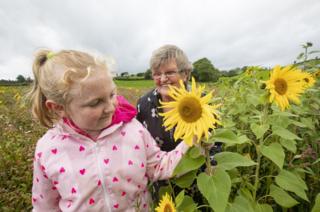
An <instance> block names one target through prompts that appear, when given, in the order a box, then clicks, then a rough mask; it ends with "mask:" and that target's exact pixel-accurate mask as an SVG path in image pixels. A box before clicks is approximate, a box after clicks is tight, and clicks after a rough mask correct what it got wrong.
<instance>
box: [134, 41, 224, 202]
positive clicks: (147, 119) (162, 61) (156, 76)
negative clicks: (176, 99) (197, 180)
mask: <svg viewBox="0 0 320 212" xmlns="http://www.w3.org/2000/svg"><path fill="white" fill-rule="evenodd" d="M150 69H151V72H152V77H153V81H154V83H155V88H154V89H152V90H151V91H149V92H148V93H147V94H145V95H144V96H142V97H141V98H140V99H139V100H138V103H137V109H138V114H137V119H138V120H139V121H140V122H141V123H143V125H144V126H145V127H146V128H147V129H148V131H149V132H150V134H151V135H152V136H153V138H154V139H155V140H156V141H157V143H158V145H159V146H160V148H161V150H163V151H167V152H169V151H171V150H173V149H174V148H175V147H176V146H177V145H178V144H179V143H180V142H181V140H178V141H174V138H173V134H174V129H172V130H170V131H166V130H165V128H164V127H163V126H162V124H163V118H162V117H161V116H159V113H161V112H167V111H166V110H168V109H167V108H165V109H162V108H160V107H159V106H160V103H159V100H161V101H163V102H167V101H172V99H171V98H170V96H169V85H171V86H176V87H180V83H179V81H180V80H182V81H183V82H184V84H185V86H186V88H187V89H188V88H189V86H188V80H189V78H190V74H191V71H192V64H191V63H190V62H189V60H188V57H187V55H186V54H185V53H184V52H183V51H182V50H181V49H180V48H178V47H177V46H174V45H164V46H162V47H160V48H158V49H156V50H155V51H154V52H153V54H152V56H151V59H150ZM219 149H220V146H218V149H217V147H214V148H212V149H211V151H210V152H211V154H212V155H213V154H214V152H216V151H220V150H219ZM212 163H214V160H212ZM202 168H203V167H202ZM165 185H167V183H166V182H164V181H160V182H157V183H154V186H153V189H154V191H153V192H152V193H153V198H154V200H155V201H156V202H158V201H159V197H158V191H159V188H160V187H161V186H165ZM195 187H196V186H193V188H195ZM195 190H196V189H190V192H192V191H195ZM178 191H179V189H176V191H175V193H177V192H178ZM195 196H198V197H196V199H198V201H201V200H199V195H197V194H193V197H195Z"/></svg>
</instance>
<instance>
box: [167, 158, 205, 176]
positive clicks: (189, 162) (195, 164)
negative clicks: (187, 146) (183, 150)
mask: <svg viewBox="0 0 320 212" xmlns="http://www.w3.org/2000/svg"><path fill="white" fill-rule="evenodd" d="M204 163H205V157H204V156H202V155H201V156H200V157H197V158H192V157H190V155H189V154H188V153H187V154H185V155H184V156H183V157H182V159H181V160H180V162H179V163H178V165H177V166H176V168H175V169H174V171H173V176H175V175H179V174H185V173H187V172H189V171H192V170H196V169H198V168H200V167H201V166H202V164H204Z"/></svg>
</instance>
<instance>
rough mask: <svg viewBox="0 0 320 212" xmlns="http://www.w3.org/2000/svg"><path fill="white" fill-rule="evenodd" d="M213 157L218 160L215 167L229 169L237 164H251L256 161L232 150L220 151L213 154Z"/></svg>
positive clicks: (254, 163)
mask: <svg viewBox="0 0 320 212" xmlns="http://www.w3.org/2000/svg"><path fill="white" fill-rule="evenodd" d="M214 159H215V160H216V161H217V162H218V165H217V167H221V168H223V169H225V170H230V169H233V168H235V167H238V166H253V165H256V162H254V161H252V160H251V159H249V158H247V157H244V156H242V155H240V154H238V153H234V152H220V153H217V154H215V156H214Z"/></svg>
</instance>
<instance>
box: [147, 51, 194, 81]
mask: <svg viewBox="0 0 320 212" xmlns="http://www.w3.org/2000/svg"><path fill="white" fill-rule="evenodd" d="M172 60H174V61H175V62H176V64H177V67H178V69H179V71H180V72H185V73H186V74H187V76H188V77H189V76H190V73H191V71H192V68H193V66H192V64H191V62H190V61H189V59H188V57H187V55H186V54H185V53H184V52H183V51H182V50H181V49H180V48H179V47H177V46H175V45H164V46H161V47H160V48H158V49H156V50H155V51H153V53H152V56H151V59H150V69H151V71H152V72H155V71H156V70H158V69H159V68H160V67H161V66H162V65H164V64H167V63H169V62H170V61H172Z"/></svg>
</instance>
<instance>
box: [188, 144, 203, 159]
mask: <svg viewBox="0 0 320 212" xmlns="http://www.w3.org/2000/svg"><path fill="white" fill-rule="evenodd" d="M187 154H189V155H190V157H191V158H197V157H199V156H200V155H201V151H200V148H199V147H196V146H193V147H191V148H190V150H189V151H188V153H187Z"/></svg>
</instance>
